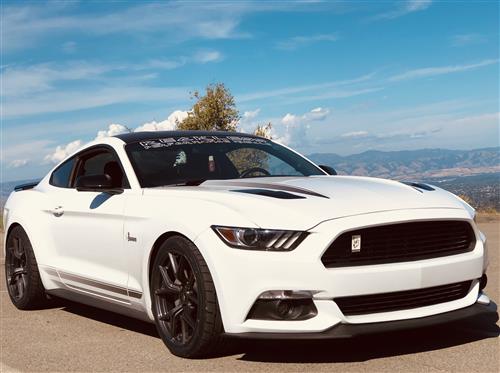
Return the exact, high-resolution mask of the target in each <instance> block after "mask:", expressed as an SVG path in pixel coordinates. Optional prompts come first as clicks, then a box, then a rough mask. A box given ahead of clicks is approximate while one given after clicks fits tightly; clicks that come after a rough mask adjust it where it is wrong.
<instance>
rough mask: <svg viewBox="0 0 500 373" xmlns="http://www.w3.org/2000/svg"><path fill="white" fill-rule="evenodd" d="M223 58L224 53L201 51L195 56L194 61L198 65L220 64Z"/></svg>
mask: <svg viewBox="0 0 500 373" xmlns="http://www.w3.org/2000/svg"><path fill="white" fill-rule="evenodd" d="M223 58H224V57H223V56H222V53H220V52H219V51H215V50H205V51H199V52H197V53H195V55H194V56H193V59H194V61H196V62H198V63H208V62H219V61H222V59H223Z"/></svg>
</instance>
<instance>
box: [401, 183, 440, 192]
mask: <svg viewBox="0 0 500 373" xmlns="http://www.w3.org/2000/svg"><path fill="white" fill-rule="evenodd" d="M402 183H403V184H405V185H408V186H411V187H413V188H415V189H420V191H422V190H426V191H428V192H431V191H433V190H436V189H434V188H433V187H431V186H430V185H427V184H424V183H415V182H412V181H402Z"/></svg>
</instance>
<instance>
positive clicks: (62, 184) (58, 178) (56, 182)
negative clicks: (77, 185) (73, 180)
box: [49, 157, 75, 188]
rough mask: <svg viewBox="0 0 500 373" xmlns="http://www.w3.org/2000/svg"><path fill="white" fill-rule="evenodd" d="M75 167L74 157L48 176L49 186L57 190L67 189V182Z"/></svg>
mask: <svg viewBox="0 0 500 373" xmlns="http://www.w3.org/2000/svg"><path fill="white" fill-rule="evenodd" d="M74 165H75V157H73V158H71V159H68V160H67V161H66V162H64V163H63V164H61V165H60V166H59V167H57V169H56V170H55V171H54V172H52V175H51V176H50V181H49V183H50V185H53V186H56V187H59V188H69V187H70V186H69V182H70V177H71V171H72V170H73V166H74Z"/></svg>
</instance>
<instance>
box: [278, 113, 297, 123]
mask: <svg viewBox="0 0 500 373" xmlns="http://www.w3.org/2000/svg"><path fill="white" fill-rule="evenodd" d="M298 121H299V118H298V117H297V116H296V115H293V114H290V113H287V114H285V116H284V117H283V118H282V119H281V122H282V123H283V124H284V125H286V126H291V125H294V124H297V123H298Z"/></svg>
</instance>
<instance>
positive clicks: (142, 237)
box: [124, 196, 257, 320]
mask: <svg viewBox="0 0 500 373" xmlns="http://www.w3.org/2000/svg"><path fill="white" fill-rule="evenodd" d="M219 222H220V224H225V225H234V226H245V227H257V226H256V224H254V223H253V222H251V221H249V220H248V219H246V218H244V217H243V216H242V215H241V214H239V213H238V212H236V211H234V210H232V209H229V208H227V207H225V206H224V205H222V204H218V203H216V202H212V201H203V200H192V199H188V198H179V197H178V196H177V197H176V198H170V197H168V196H162V197H157V196H142V197H141V198H133V199H130V200H129V201H127V203H126V207H125V223H124V236H125V237H126V241H125V245H124V246H125V253H126V254H127V255H128V256H129V258H130V272H129V282H128V287H129V290H132V291H137V292H142V293H143V302H144V306H145V308H146V312H147V313H148V316H149V318H150V319H151V320H153V315H152V312H151V297H150V288H149V268H150V263H151V260H152V252H153V248H154V246H155V243H156V242H157V240H158V239H159V238H160V237H161V236H163V235H165V234H178V235H182V236H184V237H186V238H187V239H188V240H190V241H191V242H193V243H194V242H196V239H197V238H198V236H199V235H200V234H202V233H203V232H205V231H206V230H208V229H211V228H210V227H211V225H212V224H214V223H216V224H219ZM198 249H199V250H200V252H201V254H202V256H203V258H204V259H205V261H206V262H207V265H208V267H209V269H210V272H211V273H212V274H213V273H214V266H213V262H212V260H211V255H210V250H211V249H210V248H207V247H198ZM216 290H217V286H216Z"/></svg>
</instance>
